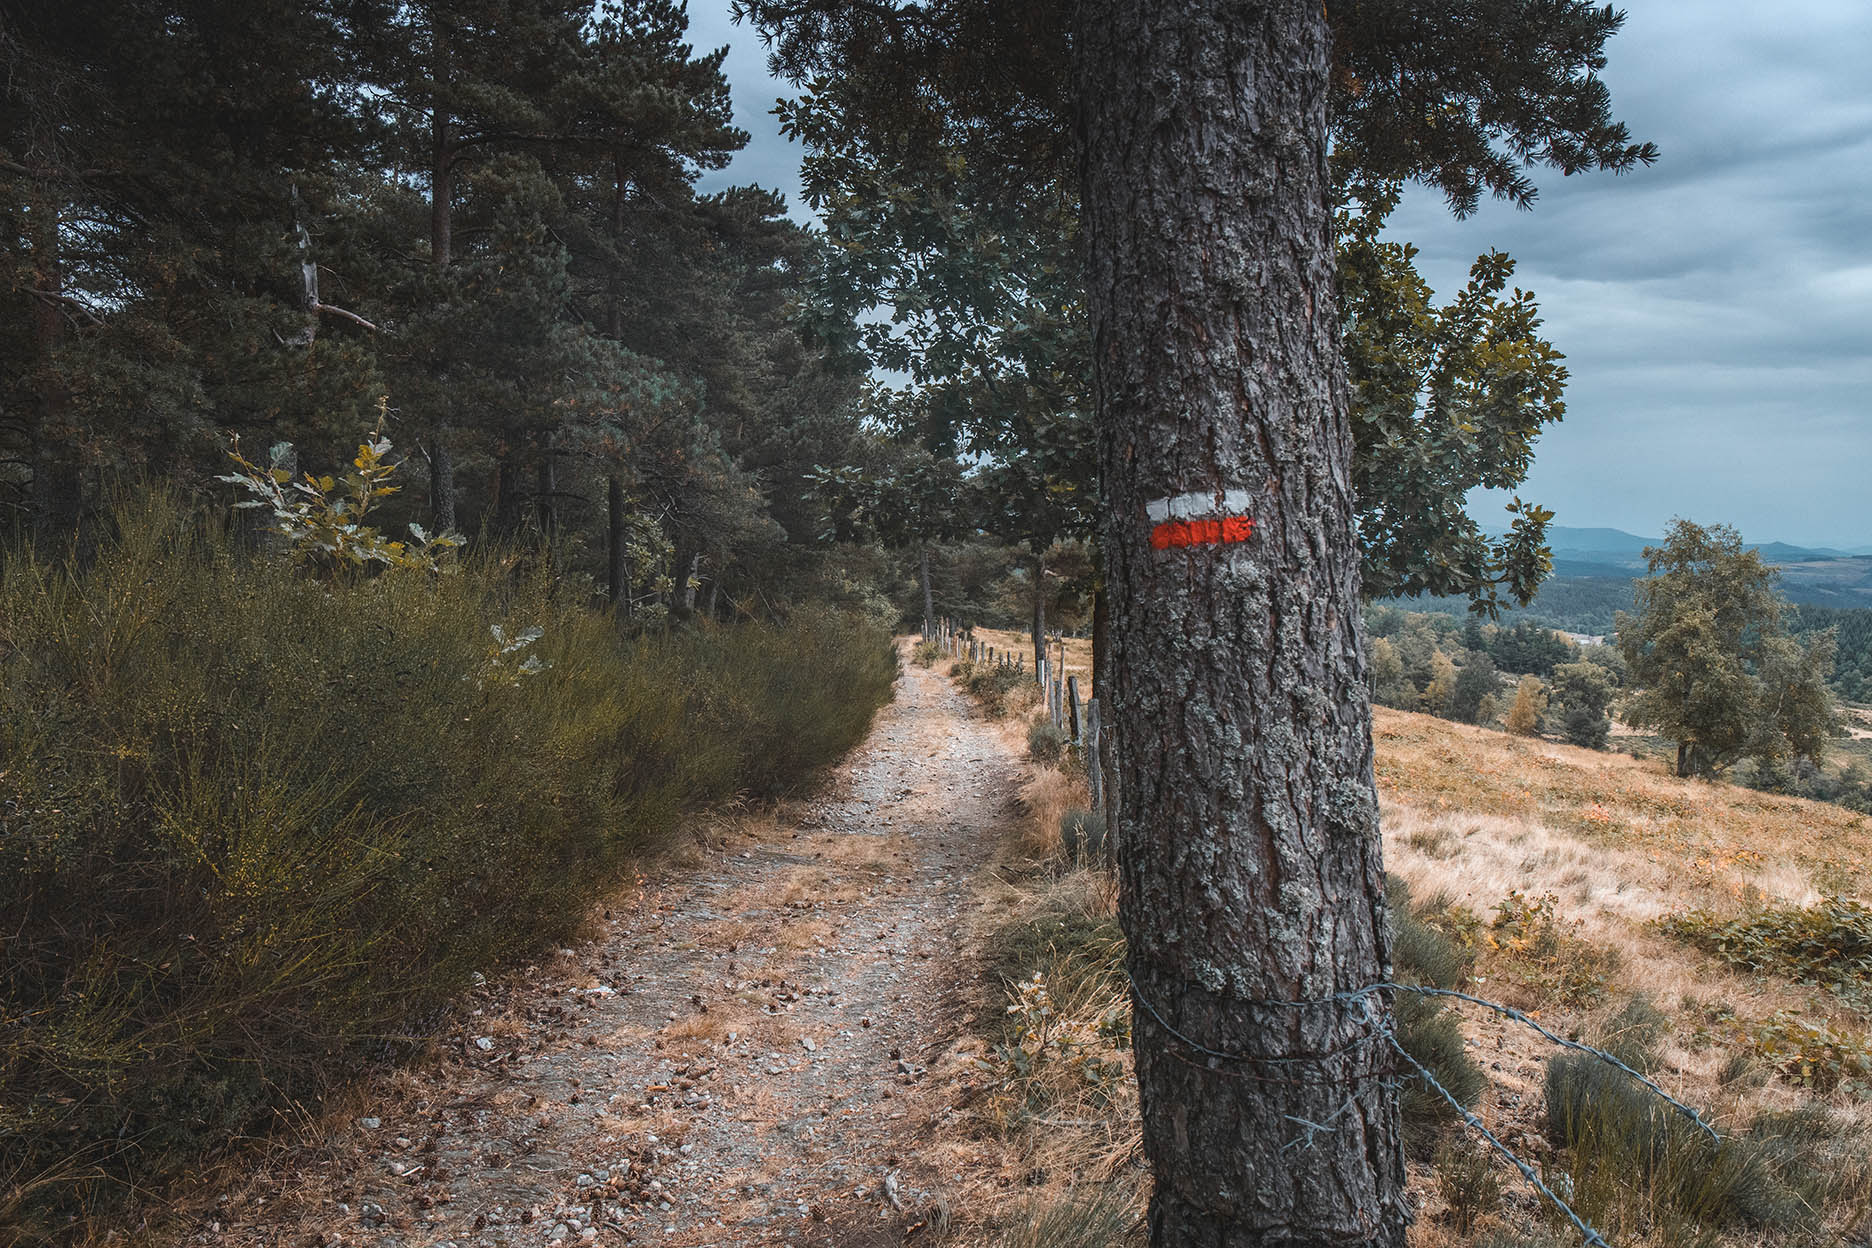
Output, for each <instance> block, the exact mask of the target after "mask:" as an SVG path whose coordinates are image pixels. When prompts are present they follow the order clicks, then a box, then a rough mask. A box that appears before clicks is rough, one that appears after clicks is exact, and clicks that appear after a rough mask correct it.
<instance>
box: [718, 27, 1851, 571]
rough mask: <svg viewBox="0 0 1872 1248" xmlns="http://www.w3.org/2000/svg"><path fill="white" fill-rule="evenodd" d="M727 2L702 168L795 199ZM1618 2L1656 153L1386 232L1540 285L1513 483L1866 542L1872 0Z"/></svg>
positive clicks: (1424, 198)
mask: <svg viewBox="0 0 1872 1248" xmlns="http://www.w3.org/2000/svg"><path fill="white" fill-rule="evenodd" d="M727 8H728V5H727V0H691V3H690V22H691V33H692V36H693V40H694V43H695V45H696V46H697V48H698V49H702V48H712V47H718V46H720V45H721V44H723V43H726V44H729V45H730V46H731V49H732V50H731V52H730V54H729V58H728V74H729V78H730V81H731V82H732V83H733V85H734V91H735V110H736V120H737V122H738V124H740V125H741V126H742V127H743V128H745V129H747V130H749V131H750V132H751V133H752V134H753V136H754V139H753V142H752V143H751V144H750V145H749V149H748V150H747V151H746V152H744V153H742V154H741V155H740V156H739V157H738V158H737V159H736V161H735V163H734V165H733V166H732V167H731V169H730V170H729V171H728V175H727V178H726V179H723V178H721V177H720V176H719V175H718V176H717V177H715V178H711V179H710V181H711V182H718V181H724V180H733V181H742V182H748V181H753V182H759V183H761V184H762V185H765V186H771V187H773V188H775V189H777V190H781V191H783V192H785V193H786V194H787V195H788V197H789V199H790V200H794V201H796V200H797V194H798V178H797V170H798V161H799V152H798V149H797V148H795V147H791V146H789V145H788V144H786V143H785V142H784V141H783V140H781V139H780V137H779V134H778V131H777V130H776V129H775V127H774V124H773V119H772V117H771V116H769V115H768V112H769V110H770V109H771V108H772V106H773V101H774V98H775V97H776V96H778V95H780V94H784V93H786V87H785V85H784V84H781V83H777V82H775V81H773V80H772V79H770V78H769V77H768V75H767V72H766V58H765V54H764V53H763V52H762V50H761V48H760V45H759V41H758V40H757V39H756V38H755V37H754V35H753V34H752V32H751V31H749V30H748V29H747V28H746V27H737V26H735V25H733V23H731V22H730V21H729V20H728V17H727ZM1627 8H1628V11H1629V14H1630V16H1629V20H1628V21H1627V23H1626V26H1625V29H1624V31H1623V32H1622V33H1621V34H1619V35H1618V36H1617V37H1616V38H1614V39H1613V40H1612V42H1611V44H1610V45H1609V47H1608V52H1609V55H1610V64H1609V65H1608V66H1607V68H1606V71H1605V78H1606V81H1607V83H1608V85H1610V87H1611V89H1612V96H1613V102H1614V108H1615V111H1616V113H1617V115H1618V116H1619V117H1620V118H1621V119H1622V120H1624V121H1625V122H1626V123H1627V124H1629V125H1630V127H1631V129H1632V132H1633V134H1634V136H1636V137H1638V138H1640V139H1649V140H1651V141H1653V142H1655V143H1656V144H1657V145H1658V146H1659V148H1660V149H1662V156H1661V158H1660V159H1659V161H1658V163H1657V164H1655V165H1653V166H1651V167H1650V168H1649V169H1643V170H1640V171H1638V172H1636V173H1632V174H1628V175H1625V176H1623V177H1617V178H1614V177H1608V176H1590V177H1577V178H1561V177H1559V176H1557V175H1554V174H1551V173H1541V172H1537V173H1536V175H1535V177H1536V181H1537V182H1538V183H1539V185H1540V187H1541V196H1540V199H1539V201H1538V202H1537V204H1536V206H1535V208H1534V209H1533V211H1531V212H1523V211H1519V210H1516V209H1513V208H1509V207H1506V206H1502V205H1497V204H1486V205H1484V207H1483V208H1482V210H1481V211H1480V212H1478V213H1477V214H1476V215H1475V216H1474V217H1472V218H1470V219H1469V220H1467V221H1456V220H1454V219H1453V218H1451V217H1450V215H1449V213H1448V212H1447V210H1446V209H1445V208H1444V207H1443V204H1442V202H1441V200H1440V199H1438V198H1437V197H1435V196H1433V195H1430V194H1413V195H1412V196H1411V197H1410V198H1408V199H1407V200H1406V201H1405V203H1404V204H1403V205H1402V207H1400V209H1399V210H1398V212H1397V213H1396V214H1395V216H1394V217H1393V220H1392V224H1393V227H1394V228H1393V231H1392V232H1393V234H1394V235H1395V236H1396V237H1398V238H1402V239H1408V240H1410V241H1412V242H1414V243H1416V244H1417V245H1418V247H1419V248H1420V249H1421V250H1422V256H1421V257H1420V260H1419V267H1420V268H1421V269H1422V271H1423V273H1424V276H1425V277H1426V278H1427V279H1428V280H1429V281H1430V282H1431V284H1432V285H1434V286H1435V287H1436V288H1437V289H1438V291H1440V292H1446V291H1450V290H1454V289H1455V288H1457V287H1458V286H1460V285H1461V284H1462V282H1463V281H1464V280H1466V275H1467V270H1468V266H1469V264H1470V263H1471V262H1472V261H1473V260H1474V258H1475V257H1476V255H1478V254H1479V253H1481V252H1483V251H1486V250H1487V249H1488V248H1490V247H1497V248H1500V249H1502V250H1504V251H1507V252H1508V253H1509V254H1511V255H1513V256H1514V257H1515V259H1516V260H1517V261H1518V262H1519V268H1518V270H1517V272H1516V282H1517V283H1518V284H1519V285H1520V286H1522V287H1523V288H1524V289H1529V290H1532V291H1534V292H1535V294H1536V295H1537V296H1538V297H1539V300H1540V304H1541V309H1542V311H1543V313H1544V314H1545V317H1546V326H1545V330H1546V333H1547V336H1548V337H1549V338H1550V339H1551V340H1552V341H1553V343H1554V345H1555V346H1557V347H1558V348H1559V349H1560V350H1561V351H1562V352H1564V353H1565V354H1566V356H1567V367H1568V370H1569V371H1570V373H1571V375H1572V379H1571V381H1570V382H1569V384H1568V387H1567V417H1566V420H1565V421H1564V422H1563V423H1561V424H1560V425H1558V426H1555V427H1553V428H1551V429H1550V430H1549V431H1548V432H1547V433H1546V434H1545V435H1543V437H1542V438H1541V441H1540V444H1539V450H1538V454H1537V455H1536V457H1535V466H1534V470H1533V472H1532V473H1531V474H1530V476H1529V479H1528V482H1527V485H1526V487H1525V488H1524V489H1523V490H1522V495H1523V497H1526V498H1531V499H1534V500H1537V501H1539V502H1542V503H1544V504H1546V505H1547V506H1549V507H1552V508H1553V509H1554V510H1555V511H1556V512H1557V513H1558V515H1557V517H1556V521H1555V522H1556V523H1558V524H1566V525H1578V526H1589V525H1608V526H1611V527H1614V528H1621V529H1626V530H1629V531H1631V532H1633V533H1637V534H1640V535H1643V536H1657V535H1658V534H1659V533H1661V532H1662V530H1663V528H1664V525H1665V524H1666V523H1667V522H1668V521H1669V520H1670V518H1671V517H1672V516H1676V515H1682V516H1687V517H1690V518H1692V519H1695V520H1699V521H1703V522H1710V521H1723V522H1726V523H1729V524H1733V525H1735V526H1736V527H1737V528H1739V529H1741V530H1742V533H1743V535H1744V536H1745V537H1747V538H1748V539H1749V540H1751V541H1770V540H1779V541H1786V542H1795V543H1800V544H1805V545H1830V546H1859V545H1872V481H1868V477H1869V475H1872V74H1868V72H1867V68H1866V66H1867V62H1868V60H1869V59H1872V3H1868V2H1867V0H1779V2H1777V3H1763V2H1762V0H1746V2H1745V0H1694V2H1693V0H1649V2H1648V3H1647V2H1646V0H1630V2H1629V3H1628V5H1627ZM1478 515H1479V516H1480V517H1481V518H1482V519H1483V520H1484V521H1485V522H1491V521H1493V520H1494V519H1496V518H1497V517H1499V516H1500V513H1499V512H1498V511H1497V510H1495V508H1494V507H1493V506H1492V505H1491V506H1488V507H1486V508H1484V509H1479V510H1478Z"/></svg>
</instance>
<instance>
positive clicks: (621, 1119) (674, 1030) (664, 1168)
mask: <svg viewBox="0 0 1872 1248" xmlns="http://www.w3.org/2000/svg"><path fill="white" fill-rule="evenodd" d="M1013 783H1014V773H1013V768H1012V766H1011V764H1010V763H1009V762H1008V761H1006V759H1005V757H1004V755H1003V754H1002V753H1000V750H999V747H998V746H997V745H996V743H995V741H994V740H993V738H991V737H990V736H989V734H988V732H987V730H986V728H985V727H984V725H983V724H982V723H981V721H980V720H979V719H978V718H977V717H976V716H975V714H974V712H973V711H972V710H971V709H970V708H969V706H968V705H967V704H966V702H965V701H964V699H963V698H962V697H961V696H960V695H959V694H958V693H956V691H955V690H954V689H953V688H952V687H951V685H950V683H949V682H948V681H947V680H946V679H944V678H943V677H942V676H941V675H939V674H938V673H936V672H933V671H931V670H928V669H923V668H917V667H914V666H910V665H906V666H905V669H904V676H903V678H902V679H901V680H900V682H899V684H898V687H897V698H896V701H895V702H894V703H893V704H892V705H891V706H889V707H887V708H885V710H884V711H883V712H882V713H881V714H880V715H879V717H878V720H877V722H876V724H875V726H874V727H873V729H872V732H871V734H870V736H869V738H867V740H866V741H865V743H864V744H863V745H862V746H861V747H860V748H859V749H858V750H857V751H855V752H854V753H853V755H852V756H851V757H850V758H849V759H847V760H846V762H845V763H844V764H843V765H842V766H841V767H840V768H839V769H838V773H837V775H836V777H835V780H834V783H833V785H832V787H831V789H830V791H829V796H826V797H824V798H822V799H821V800H819V801H818V802H816V803H814V804H813V805H812V806H811V807H809V808H807V809H805V810H804V811H803V812H796V815H795V817H796V818H797V820H798V822H797V823H795V824H791V825H780V824H774V823H768V824H766V825H765V826H764V829H763V826H762V825H761V824H760V823H759V822H758V821H750V822H749V823H748V824H747V825H745V826H739V825H736V826H734V827H733V828H732V830H731V831H730V832H729V834H728V835H725V836H724V835H720V834H717V835H715V836H714V837H713V839H712V841H711V844H710V846H709V849H708V850H707V853H706V861H705V862H704V863H703V864H702V865H701V866H700V867H694V866H689V867H684V868H680V869H678V868H672V869H670V870H668V871H667V872H665V873H664V874H663V875H662V876H660V877H659V878H655V879H650V880H646V881H644V882H643V883H642V885H641V886H640V887H639V888H637V889H635V890H632V891H631V892H630V893H629V894H627V895H625V896H623V897H621V898H619V899H614V901H613V902H612V903H611V907H610V908H609V909H607V910H605V911H604V912H603V916H602V917H601V918H595V924H596V930H597V933H598V934H597V936H596V938H595V939H593V940H591V941H590V942H589V943H587V944H585V945H584V946H583V947H581V948H578V949H576V950H561V951H560V953H559V956H558V957H557V958H555V959H554V960H552V961H551V962H549V963H548V964H547V965H545V966H543V967H541V968H539V969H538V970H537V971H536V972H534V973H533V974H532V975H530V976H526V977H523V980H522V985H521V986H520V987H515V988H510V989H508V990H507V991H506V992H505V993H503V994H494V993H491V992H490V993H488V994H487V996H486V999H485V1000H484V1001H478V1002H477V1004H478V1005H479V1006H480V1008H478V1009H476V1010H475V1011H474V1013H473V1014H472V1015H468V1016H466V1017H465V1018H464V1019H463V1020H462V1021H463V1024H464V1027H465V1030H463V1031H461V1032H460V1033H459V1034H456V1035H452V1036H450V1037H448V1038H447V1040H446V1041H445V1043H446V1045H447V1046H448V1049H449V1053H448V1055H447V1056H446V1057H445V1058H444V1059H443V1060H440V1061H437V1062H434V1063H430V1064H428V1065H427V1066H426V1067H424V1068H422V1069H420V1070H419V1071H417V1072H416V1073H412V1074H403V1075H399V1076H395V1077H393V1078H391V1079H389V1080H387V1081H385V1083H384V1084H383V1086H382V1088H381V1090H380V1092H379V1093H377V1094H374V1095H373V1099H372V1100H371V1101H369V1102H360V1105H359V1112H358V1113H357V1115H356V1119H355V1126H354V1127H352V1128H349V1129H348V1130H347V1131H345V1132H343V1133H341V1134H340V1135H339V1136H338V1137H337V1138H335V1139H332V1140H328V1141H327V1142H326V1143H325V1145H324V1146H323V1147H322V1148H321V1149H319V1150H318V1151H317V1154H316V1155H314V1156H309V1157H304V1158H300V1159H299V1160H298V1161H297V1163H296V1164H295V1165H292V1166H289V1167H288V1170H290V1171H291V1173H290V1174H289V1176H288V1177H285V1178H282V1179H276V1180H271V1181H268V1182H256V1183H254V1184H252V1185H250V1186H249V1188H248V1189H247V1190H244V1191H242V1192H240V1193H238V1194H235V1195H232V1196H229V1197H224V1198H223V1200H222V1204H221V1205H220V1206H219V1208H218V1209H217V1211H216V1212H215V1214H214V1216H213V1217H211V1218H204V1219H202V1220H201V1221H200V1222H198V1223H196V1225H195V1226H194V1227H193V1228H192V1229H191V1231H190V1232H189V1233H188V1234H187V1235H186V1237H185V1240H184V1242H200V1243H223V1244H240V1245H259V1244H269V1245H272V1244H292V1245H298V1246H301V1248H303V1246H306V1245H321V1244H358V1245H376V1246H382V1248H392V1246H395V1248H410V1246H414V1245H438V1244H449V1245H456V1246H458V1248H469V1246H471V1245H474V1246H486V1248H496V1246H498V1245H546V1244H554V1243H559V1244H565V1245H568V1246H569V1245H576V1244H579V1243H581V1242H582V1243H600V1244H610V1243H655V1244H668V1245H685V1246H687V1245H705V1244H707V1245H741V1244H759V1243H767V1242H780V1243H785V1242H793V1243H798V1244H825V1245H843V1246H856V1245H862V1244H873V1243H875V1244H886V1243H889V1244H899V1243H902V1242H903V1235H904V1233H905V1232H906V1231H907V1230H914V1229H915V1228H916V1226H917V1224H918V1222H919V1221H921V1220H922V1219H924V1218H925V1217H928V1216H930V1211H931V1208H932V1204H933V1203H935V1202H937V1197H936V1196H935V1195H934V1193H935V1192H937V1191H938V1190H939V1189H940V1188H941V1187H942V1185H943V1176H942V1175H941V1174H939V1173H936V1172H935V1166H934V1163H933V1162H932V1161H931V1160H930V1159H929V1158H928V1157H926V1156H921V1155H919V1149H918V1143H919V1141H920V1140H925V1139H928V1138H929V1137H930V1135H931V1133H932V1132H933V1130H934V1129H935V1128H936V1127H938V1126H940V1125H941V1124H942V1123H943V1122H944V1121H946V1120H948V1119H949V1117H950V1116H951V1115H953V1113H954V1112H955V1111H954V1110H953V1109H951V1108H950V1107H949V1106H948V1104H947V1103H946V1101H945V1099H944V1094H943V1091H942V1090H941V1089H940V1088H938V1087H937V1086H936V1083H935V1082H934V1081H932V1082H929V1083H926V1082H925V1081H924V1079H923V1076H924V1075H925V1074H926V1072H927V1067H928V1064H929V1063H930V1062H931V1061H932V1060H934V1059H935V1057H936V1055H937V1054H938V1053H939V1052H941V1051H942V1050H943V1049H944V1048H945V1047H946V1046H947V1045H948V1044H949V1043H950V1042H951V1041H952V1040H953V1039H954V1038H955V1035H956V1032H957V1030H958V1029H959V1028H960V1027H961V1026H962V1021H963V1020H962V1019H961V1018H960V1007H959V1005H958V990H959V988H960V986H961V985H962V983H963V979H962V976H963V975H964V974H965V972H966V970H967V968H966V959H965V957H964V956H963V953H962V945H963V937H964V932H963V927H964V924H965V921H966V913H965V912H966V909H967V907H968V905H969V900H970V895H971V882H972V879H973V877H974V876H975V874H976V872H977V871H978V870H979V869H980V868H981V867H982V866H983V864H984V863H985V862H986V861H987V859H988V857H989V853H990V850H991V842H992V840H993V831H994V829H995V828H996V826H997V825H998V824H999V823H1000V822H1001V821H1002V820H1003V819H1005V818H1006V817H1007V814H1008V803H1009V800H1010V794H1011V792H1012V788H1013ZM951 1090H953V1089H951ZM936 1216H937V1217H938V1218H939V1219H940V1217H941V1214H940V1211H938V1212H937V1214H936Z"/></svg>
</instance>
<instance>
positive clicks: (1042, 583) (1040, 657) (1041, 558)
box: [1033, 554, 1047, 682]
mask: <svg viewBox="0 0 1872 1248" xmlns="http://www.w3.org/2000/svg"><path fill="white" fill-rule="evenodd" d="M1033 652H1034V680H1035V681H1036V682H1037V681H1039V679H1040V665H1041V664H1042V663H1044V662H1046V657H1047V640H1046V556H1045V555H1040V554H1036V555H1035V556H1034V583H1033Z"/></svg>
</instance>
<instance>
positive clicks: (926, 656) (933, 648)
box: [910, 641, 943, 667]
mask: <svg viewBox="0 0 1872 1248" xmlns="http://www.w3.org/2000/svg"><path fill="white" fill-rule="evenodd" d="M942 653H943V649H942V647H941V646H940V645H938V644H936V643H935V642H933V641H919V642H917V643H916V645H914V646H912V647H910V661H911V662H912V663H914V664H916V665H917V666H918V667H934V666H935V664H936V660H937V659H940V658H942Z"/></svg>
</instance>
